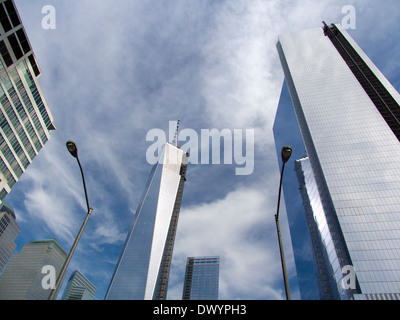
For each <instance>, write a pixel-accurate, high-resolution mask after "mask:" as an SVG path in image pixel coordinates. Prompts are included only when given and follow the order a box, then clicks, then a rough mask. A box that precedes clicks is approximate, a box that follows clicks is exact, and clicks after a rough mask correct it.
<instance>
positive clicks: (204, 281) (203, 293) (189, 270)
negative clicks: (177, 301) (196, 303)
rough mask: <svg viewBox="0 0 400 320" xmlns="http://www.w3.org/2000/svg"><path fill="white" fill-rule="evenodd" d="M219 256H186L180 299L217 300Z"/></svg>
mask: <svg viewBox="0 0 400 320" xmlns="http://www.w3.org/2000/svg"><path fill="white" fill-rule="evenodd" d="M218 289H219V257H188V258H187V261H186V272H185V282H184V284H183V294H182V300H218Z"/></svg>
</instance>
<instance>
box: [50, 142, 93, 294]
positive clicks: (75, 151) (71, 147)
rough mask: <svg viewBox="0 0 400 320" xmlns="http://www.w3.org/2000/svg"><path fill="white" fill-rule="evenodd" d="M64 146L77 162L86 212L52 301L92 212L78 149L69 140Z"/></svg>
mask: <svg viewBox="0 0 400 320" xmlns="http://www.w3.org/2000/svg"><path fill="white" fill-rule="evenodd" d="M66 145H67V149H68V151H69V152H70V153H71V155H72V156H73V157H74V158H76V160H77V161H78V165H79V169H80V170H81V175H82V182H83V189H84V191H85V198H86V205H87V210H88V211H87V214H86V217H85V220H84V221H83V224H82V226H81V228H80V230H79V232H78V235H77V236H76V238H75V241H74V244H73V245H72V247H71V250H70V251H69V253H68V256H67V259H66V260H65V262H64V265H63V267H62V268H61V271H60V274H59V275H58V277H57V281H56V285H55V288H54V289H52V290H51V292H50V295H49V298H48V300H54V299H55V297H56V294H57V293H58V290H59V289H60V288H59V286H60V284H61V280H62V279H63V278H64V275H65V272H66V271H67V267H68V264H69V262H70V260H71V258H72V255H73V254H74V251H75V248H76V246H77V245H78V242H79V239H80V238H81V235H82V232H83V230H84V229H85V227H86V223H87V222H88V220H89V217H90V214H91V213H92V211H93V208H91V207H90V206H89V200H88V196H87V191H86V183H85V176H84V175H83V170H82V166H81V163H80V161H79V158H78V147H77V146H76V143H75V142H74V141H71V140H70V141H67V143H66Z"/></svg>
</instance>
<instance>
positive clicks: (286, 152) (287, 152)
mask: <svg viewBox="0 0 400 320" xmlns="http://www.w3.org/2000/svg"><path fill="white" fill-rule="evenodd" d="M291 155H292V148H291V147H290V146H284V147H283V148H282V151H281V158H282V170H281V179H280V182H279V194H278V206H277V209H276V215H275V223H276V231H277V233H278V242H279V251H280V254H281V264H282V273H283V281H284V283H285V292H286V300H290V299H291V298H290V289H289V281H288V276H287V271H286V262H285V254H284V252H283V246H282V236H281V229H280V227H279V205H280V202H281V189H282V177H283V170H284V169H285V163H286V162H287V161H288V160H289V158H290V156H291Z"/></svg>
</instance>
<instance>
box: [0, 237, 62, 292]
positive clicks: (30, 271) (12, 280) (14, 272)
mask: <svg viewBox="0 0 400 320" xmlns="http://www.w3.org/2000/svg"><path fill="white" fill-rule="evenodd" d="M66 258H67V254H66V253H65V251H64V250H63V249H62V248H61V246H60V245H59V244H58V242H57V241H56V240H54V239H46V240H37V241H31V242H29V243H28V244H26V245H24V246H23V247H22V249H21V251H20V252H19V253H14V255H13V256H12V258H11V259H10V262H9V263H8V264H7V266H6V267H5V269H4V271H3V273H2V274H1V276H0V300H47V298H48V297H49V295H50V292H51V290H50V289H47V288H43V286H42V281H43V279H44V277H45V276H46V273H42V270H43V267H44V266H47V265H50V266H53V267H54V269H55V273H56V275H58V274H59V272H60V271H61V268H62V266H63V264H64V262H65V259H66ZM54 282H55V281H54Z"/></svg>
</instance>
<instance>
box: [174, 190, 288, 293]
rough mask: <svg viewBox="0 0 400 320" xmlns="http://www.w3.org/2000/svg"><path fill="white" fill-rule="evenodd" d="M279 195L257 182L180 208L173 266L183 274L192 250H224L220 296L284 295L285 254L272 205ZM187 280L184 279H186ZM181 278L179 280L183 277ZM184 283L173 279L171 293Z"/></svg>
mask: <svg viewBox="0 0 400 320" xmlns="http://www.w3.org/2000/svg"><path fill="white" fill-rule="evenodd" d="M273 202H274V198H273V197H268V195H267V194H265V189H262V188H257V187H256V186H252V187H249V186H246V187H240V188H237V189H236V190H233V191H231V192H229V193H228V194H227V195H226V197H224V198H223V199H219V200H216V201H214V202H212V203H207V204H200V205H198V206H193V207H186V208H183V209H182V210H181V214H180V220H179V225H178V232H177V237H176V244H175V249H174V260H173V267H172V272H175V275H174V276H173V277H175V280H177V279H176V277H178V275H177V274H178V273H179V274H180V276H181V277H183V274H184V267H185V266H184V264H185V262H186V258H187V257H189V256H214V255H215V256H220V257H221V267H220V295H219V298H220V299H277V298H281V292H280V290H277V289H276V282H277V281H279V280H280V277H281V273H280V272H281V271H280V270H281V269H280V260H279V257H278V256H277V250H275V249H276V248H271V246H270V245H269V243H271V242H272V243H274V244H275V243H276V237H275V235H276V232H275V226H274V219H273V214H272V212H271V209H272V211H273V209H274V208H275V204H274V203H273ZM181 280H183V279H181ZM179 284H180V283H179ZM181 294H182V288H181V287H180V286H179V285H178V286H177V287H174V285H171V288H170V293H169V296H168V298H169V299H179V298H180V297H179V295H181Z"/></svg>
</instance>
